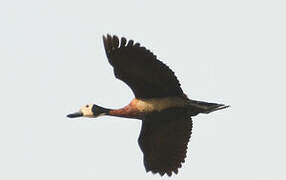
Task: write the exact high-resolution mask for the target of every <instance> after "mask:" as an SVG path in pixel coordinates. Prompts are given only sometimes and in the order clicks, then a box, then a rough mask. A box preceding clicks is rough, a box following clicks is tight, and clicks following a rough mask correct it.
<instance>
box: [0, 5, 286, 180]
mask: <svg viewBox="0 0 286 180" xmlns="http://www.w3.org/2000/svg"><path fill="white" fill-rule="evenodd" d="M285 17H286V12H285V4H284V1H282V0H281V1H278V0H271V1H270V0H265V1H261V0H260V1H258V0H239V1H226V0H218V1H211V0H199V1H198V0H196V1H172V2H170V1H169V2H167V1H162V0H156V1H151V0H145V1H139V0H128V1H126V0H121V1H115V0H105V1H96V0H88V1H87V0H82V1H67V0H49V1H36V0H25V1H20V0H10V1H1V2H0V26H1V27H0V82H1V93H0V106H1V107H0V108H1V120H0V144H1V148H0V179H3V180H4V179H5V180H15V179H29V180H36V179H37V180H38V179H41V180H46V179H47V180H50V179H59V180H60V179H61V180H62V179H69V180H78V179H84V180H95V179H167V177H166V176H164V177H163V178H160V176H159V175H155V176H154V175H152V174H151V173H148V174H146V173H145V169H144V166H143V155H142V153H141V151H140V149H139V146H138V144H137V138H138V135H139V131H140V127H141V122H140V121H136V120H127V119H119V118H114V117H100V118H98V119H93V120H92V119H86V118H81V119H77V120H70V119H67V118H66V117H65V116H66V114H67V113H70V112H73V111H75V110H77V109H78V108H79V107H80V106H81V105H83V104H86V103H96V104H99V105H102V106H107V107H112V108H117V107H121V106H124V105H126V104H128V103H129V101H130V100H131V99H132V98H133V94H132V92H131V90H130V89H129V88H128V87H127V86H126V85H125V84H124V83H123V82H121V81H119V80H117V79H115V77H114V75H113V71H112V67H111V66H110V65H109V64H108V62H107V59H106V57H105V52H104V49H103V43H102V35H103V34H106V33H110V34H116V35H118V36H125V37H127V38H132V39H134V40H135V41H138V42H140V43H141V44H142V45H143V46H145V47H147V48H148V49H150V50H151V51H153V52H154V53H155V54H156V55H157V57H158V58H159V59H160V60H162V61H164V62H165V63H166V64H168V65H169V66H170V68H172V69H173V70H174V71H175V73H176V75H177V77H178V79H179V80H180V82H181V84H182V87H183V89H184V91H185V93H186V94H188V96H189V97H190V98H193V99H198V100H205V101H210V102H218V103H226V104H230V105H231V106H232V107H231V108H230V109H227V110H222V111H219V112H215V113H212V114H208V115H199V116H197V117H194V118H193V120H194V128H193V135H192V137H191V140H190V143H189V149H188V154H187V159H186V163H184V164H183V168H181V169H180V170H179V174H178V175H177V176H173V177H172V178H171V179H178V180H180V179H184V180H185V179H196V180H204V179H220V180H229V179H234V180H236V179H237V180H241V179H261V180H262V179H263V180H264V179H275V180H277V179H278V180H279V179H286V173H285V166H286V155H285V152H286V145H285V137H286V133H285V126H286V123H285V122H286V118H285V115H284V111H285V95H284V93H285V91H286V88H285V77H286V73H285V67H286V66H285V60H286V54H285V49H286V44H285V42H286V36H285V32H286V26H285Z"/></svg>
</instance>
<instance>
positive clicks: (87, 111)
mask: <svg viewBox="0 0 286 180" xmlns="http://www.w3.org/2000/svg"><path fill="white" fill-rule="evenodd" d="M92 106H93V104H88V105H85V106H83V107H81V108H80V112H82V114H83V116H84V117H90V118H91V117H94V115H93V112H92Z"/></svg>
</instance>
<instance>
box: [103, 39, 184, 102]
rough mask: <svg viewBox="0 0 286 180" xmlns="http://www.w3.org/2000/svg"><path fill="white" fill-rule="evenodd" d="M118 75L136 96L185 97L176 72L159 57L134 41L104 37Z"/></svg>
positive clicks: (108, 55) (106, 48)
mask: <svg viewBox="0 0 286 180" xmlns="http://www.w3.org/2000/svg"><path fill="white" fill-rule="evenodd" d="M103 42H104V47H105V51H106V55H107V58H108V61H109V63H110V64H111V65H112V66H113V68H114V74H115V77H116V78H118V79H120V80H122V81H124V82H125V83H126V84H127V85H128V86H129V87H130V88H131V89H132V91H133V93H134V95H135V97H137V98H151V97H153V98H154V97H166V96H184V95H183V91H182V89H181V87H180V83H179V81H178V80H177V78H176V76H175V74H174V72H173V71H172V70H171V69H169V67H168V66H166V65H165V64H164V63H162V62H161V61H159V60H158V59H157V58H156V56H155V55H154V54H153V53H151V52H150V51H149V50H147V49H146V48H145V47H141V46H140V44H139V43H135V44H134V42H133V40H129V41H128V42H127V40H126V39H125V38H124V37H122V38H121V40H120V42H119V39H118V37H117V36H112V37H111V36H110V35H107V37H105V36H103Z"/></svg>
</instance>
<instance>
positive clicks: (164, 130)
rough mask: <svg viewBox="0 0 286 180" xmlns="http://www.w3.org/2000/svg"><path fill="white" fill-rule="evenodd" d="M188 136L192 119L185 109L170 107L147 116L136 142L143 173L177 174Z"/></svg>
mask: <svg viewBox="0 0 286 180" xmlns="http://www.w3.org/2000/svg"><path fill="white" fill-rule="evenodd" d="M191 133H192V120H191V117H190V115H189V114H188V113H187V112H186V110H183V109H178V108H173V109H168V110H165V111H163V112H157V113H152V114H150V115H148V117H147V118H146V119H145V120H143V122H142V128H141V132H140V136H139V139H138V143H139V146H140V148H141V150H142V152H143V154H144V165H145V169H146V171H147V172H148V171H152V172H153V173H159V174H160V175H164V174H165V173H166V174H167V175H168V176H171V175H172V172H174V173H175V174H177V173H178V168H180V167H181V166H182V163H184V162H185V158H186V153H187V146H188V142H189V139H190V136H191Z"/></svg>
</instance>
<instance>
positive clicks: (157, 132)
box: [68, 35, 228, 176]
mask: <svg viewBox="0 0 286 180" xmlns="http://www.w3.org/2000/svg"><path fill="white" fill-rule="evenodd" d="M103 42H104V48H105V51H106V55H107V58H108V61H109V63H110V64H111V65H112V66H113V70H114V74H115V77H116V78H118V79H120V80H122V81H124V82H125V83H126V84H127V85H128V86H129V87H130V88H131V89H132V91H133V93H134V95H135V98H134V99H133V100H132V101H131V103H130V104H129V105H127V106H125V107H124V108H121V109H116V110H113V109H108V108H103V107H100V106H97V105H95V104H91V105H86V106H83V107H82V108H81V109H80V111H79V112H77V113H73V114H69V115H68V117H70V118H74V117H79V116H85V117H97V116H100V115H111V116H118V117H126V118H136V119H140V120H142V128H141V132H140V136H139V139H138V143H139V146H140V148H141V150H142V152H143V154H144V166H145V169H146V171H147V172H148V171H152V172H153V173H159V174H160V175H164V174H167V175H169V176H171V175H172V173H176V174H177V173H178V168H180V167H181V166H182V163H183V162H184V161H185V158H186V153H187V146H188V142H189V139H190V136H191V133H192V126H193V122H192V118H191V117H192V116H195V115H197V114H199V113H210V112H213V111H216V110H220V109H224V108H226V107H228V106H225V105H223V104H216V103H208V102H202V101H195V100H191V99H188V97H187V96H186V95H185V94H184V93H183V90H182V89H181V87H180V83H179V81H178V79H177V78H176V76H175V74H174V72H173V71H172V70H171V69H170V68H169V67H168V66H166V65H165V64H164V63H162V62H161V61H159V60H158V59H157V58H156V56H155V55H154V54H153V53H152V52H150V51H149V50H147V49H146V48H145V47H142V46H140V44H139V43H135V44H134V41H133V40H129V41H127V40H126V38H124V37H122V38H121V40H119V38H118V37H117V36H110V35H107V36H106V37H105V36H103Z"/></svg>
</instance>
